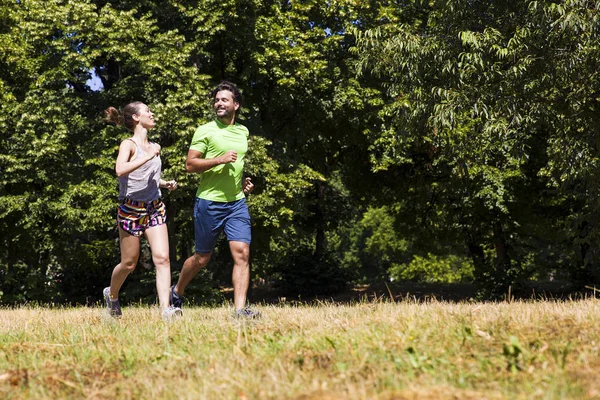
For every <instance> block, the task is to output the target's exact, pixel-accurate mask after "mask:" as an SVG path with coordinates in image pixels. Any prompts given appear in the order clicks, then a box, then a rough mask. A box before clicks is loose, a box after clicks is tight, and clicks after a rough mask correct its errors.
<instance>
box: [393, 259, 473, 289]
mask: <svg viewBox="0 0 600 400" xmlns="http://www.w3.org/2000/svg"><path fill="white" fill-rule="evenodd" d="M388 273H389V276H390V279H391V280H400V281H414V282H421V283H456V282H470V281H472V280H473V273H474V267H473V263H472V262H471V260H469V259H468V258H466V257H459V256H455V255H449V256H436V255H434V254H431V253H429V254H427V256H426V257H421V256H414V258H413V259H412V261H411V262H410V263H408V264H394V265H393V266H392V267H391V268H390V269H389V270H388Z"/></svg>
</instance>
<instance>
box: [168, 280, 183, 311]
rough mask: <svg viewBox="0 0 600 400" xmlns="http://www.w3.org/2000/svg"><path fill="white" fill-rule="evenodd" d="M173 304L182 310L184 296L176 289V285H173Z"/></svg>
mask: <svg viewBox="0 0 600 400" xmlns="http://www.w3.org/2000/svg"><path fill="white" fill-rule="evenodd" d="M170 301H171V306H173V307H174V308H177V309H179V311H181V306H182V305H183V296H180V295H179V294H177V292H176V291H175V285H173V286H171V299H170Z"/></svg>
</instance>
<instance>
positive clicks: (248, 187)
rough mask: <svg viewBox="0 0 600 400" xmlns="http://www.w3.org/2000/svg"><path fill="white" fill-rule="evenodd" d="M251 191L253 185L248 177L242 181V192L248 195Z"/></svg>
mask: <svg viewBox="0 0 600 400" xmlns="http://www.w3.org/2000/svg"><path fill="white" fill-rule="evenodd" d="M253 189H254V184H253V183H252V181H251V179H250V177H248V178H246V179H244V182H243V183H242V190H243V191H244V194H250V192H251V191H252V190H253Z"/></svg>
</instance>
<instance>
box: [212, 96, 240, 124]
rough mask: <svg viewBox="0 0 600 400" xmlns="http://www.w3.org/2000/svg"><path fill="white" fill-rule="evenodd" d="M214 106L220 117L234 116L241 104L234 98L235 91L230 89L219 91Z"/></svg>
mask: <svg viewBox="0 0 600 400" xmlns="http://www.w3.org/2000/svg"><path fill="white" fill-rule="evenodd" d="M213 107H214V109H215V112H216V113H217V117H218V118H226V119H228V118H232V117H233V116H234V115H235V112H236V111H237V109H238V108H239V107H240V105H239V104H238V103H237V102H236V101H235V100H233V93H231V92H230V91H229V90H221V91H219V92H217V94H216V95H215V99H214V104H213Z"/></svg>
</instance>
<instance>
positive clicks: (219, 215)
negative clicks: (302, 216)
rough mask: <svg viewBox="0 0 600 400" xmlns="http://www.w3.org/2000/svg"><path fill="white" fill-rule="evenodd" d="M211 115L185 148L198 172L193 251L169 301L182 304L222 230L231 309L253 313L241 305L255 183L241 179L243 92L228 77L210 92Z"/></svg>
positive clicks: (189, 168)
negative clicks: (239, 114)
mask: <svg viewBox="0 0 600 400" xmlns="http://www.w3.org/2000/svg"><path fill="white" fill-rule="evenodd" d="M211 98H212V99H213V108H214V110H215V113H216V118H215V119H214V120H213V121H211V122H208V123H206V124H204V125H201V126H200V127H198V129H196V132H195V134H194V137H193V139H192V143H191V145H190V148H189V150H188V155H187V160H186V170H187V172H191V173H199V174H200V175H201V180H200V186H199V187H198V190H197V192H196V200H195V204H194V235H195V241H196V252H195V253H194V255H193V256H191V257H190V258H188V259H187V260H186V261H185V262H184V263H183V268H182V269H181V274H180V275H179V280H178V282H177V284H176V285H174V286H172V287H171V304H172V305H173V306H174V307H181V304H182V302H183V294H184V292H185V288H186V287H187V285H188V284H189V283H190V282H191V280H192V279H193V278H194V276H196V274H197V273H198V271H200V269H202V268H204V267H205V266H206V264H208V261H209V260H210V257H211V254H212V251H213V249H214V246H215V244H216V242H217V239H218V237H219V235H220V234H221V232H225V235H226V237H227V240H228V241H229V248H230V250H231V256H232V257H233V273H232V281H233V290H234V305H235V315H236V316H238V317H250V318H254V317H257V316H258V313H257V312H256V311H253V310H251V309H249V308H247V307H246V294H247V292H248V285H249V282H250V264H249V258H250V239H251V233H250V214H249V212H248V206H247V205H246V198H245V195H246V194H248V193H250V192H251V191H252V189H253V188H254V185H253V184H252V182H251V180H250V178H246V179H245V180H244V182H243V183H242V173H243V169H244V156H245V154H246V151H247V150H248V136H249V133H248V129H247V128H246V127H245V126H243V125H240V124H239V123H236V122H235V117H236V113H237V111H238V109H239V108H240V104H241V101H242V96H241V93H240V91H239V90H238V88H237V87H236V86H235V85H234V84H232V83H230V82H226V81H224V82H221V83H220V84H219V85H218V86H217V87H216V88H215V89H214V90H213V91H212V92H211Z"/></svg>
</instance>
